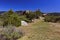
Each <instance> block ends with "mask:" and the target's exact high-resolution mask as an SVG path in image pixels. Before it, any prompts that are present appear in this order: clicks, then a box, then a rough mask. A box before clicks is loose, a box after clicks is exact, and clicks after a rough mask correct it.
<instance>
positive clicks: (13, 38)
mask: <svg viewBox="0 0 60 40" xmlns="http://www.w3.org/2000/svg"><path fill="white" fill-rule="evenodd" d="M1 29H2V30H0V40H17V39H18V38H21V37H22V36H23V33H22V32H21V31H20V30H17V29H16V28H15V27H4V28H1Z"/></svg>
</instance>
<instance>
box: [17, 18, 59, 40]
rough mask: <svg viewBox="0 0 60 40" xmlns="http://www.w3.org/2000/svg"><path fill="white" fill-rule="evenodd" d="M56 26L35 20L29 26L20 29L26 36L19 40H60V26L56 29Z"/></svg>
mask: <svg viewBox="0 0 60 40" xmlns="http://www.w3.org/2000/svg"><path fill="white" fill-rule="evenodd" d="M55 25H57V24H55ZM55 25H53V24H52V23H46V22H43V21H41V20H40V19H39V20H37V21H36V20H35V22H34V23H31V24H29V25H28V26H24V27H19V29H21V30H22V31H24V32H25V36H23V37H22V38H20V39H18V40H60V26H59V27H58V26H56V27H54V26H55Z"/></svg>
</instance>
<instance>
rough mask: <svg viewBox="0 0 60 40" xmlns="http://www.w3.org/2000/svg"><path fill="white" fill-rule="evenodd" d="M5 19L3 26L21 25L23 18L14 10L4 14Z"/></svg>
mask: <svg viewBox="0 0 60 40" xmlns="http://www.w3.org/2000/svg"><path fill="white" fill-rule="evenodd" d="M3 21H4V24H3V26H6V25H15V26H20V25H21V20H20V18H19V15H18V14H16V13H14V12H13V11H12V10H10V11H8V12H7V13H5V14H3Z"/></svg>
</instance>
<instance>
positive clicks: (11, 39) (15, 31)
mask: <svg viewBox="0 0 60 40" xmlns="http://www.w3.org/2000/svg"><path fill="white" fill-rule="evenodd" d="M56 14H57V13H48V14H46V15H43V13H42V12H41V11H40V10H36V11H34V12H32V11H29V12H26V11H24V12H23V13H22V14H21V13H20V14H19V13H17V12H14V11H13V10H9V11H7V12H4V13H2V14H0V40H59V39H60V36H59V35H60V34H59V33H60V31H56V30H55V29H56V27H53V26H54V25H53V26H50V24H49V22H51V23H60V15H59V14H57V15H56ZM40 17H43V18H44V19H42V20H41V18H40ZM22 20H23V21H26V22H27V23H28V26H21V21H22ZM32 20H33V22H32ZM43 20H44V21H43ZM53 29H54V30H53ZM57 29H58V28H57Z"/></svg>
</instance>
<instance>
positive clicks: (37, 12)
mask: <svg viewBox="0 0 60 40" xmlns="http://www.w3.org/2000/svg"><path fill="white" fill-rule="evenodd" d="M39 16H42V13H41V12H40V9H38V10H36V11H35V17H36V18H39Z"/></svg>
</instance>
